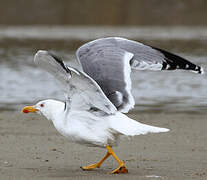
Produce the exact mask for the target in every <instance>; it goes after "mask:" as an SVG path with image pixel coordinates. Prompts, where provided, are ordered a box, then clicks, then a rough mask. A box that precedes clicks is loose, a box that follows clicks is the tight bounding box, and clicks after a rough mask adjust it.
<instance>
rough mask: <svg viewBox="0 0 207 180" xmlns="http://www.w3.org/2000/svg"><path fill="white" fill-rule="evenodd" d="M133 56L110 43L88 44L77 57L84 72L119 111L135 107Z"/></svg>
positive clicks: (79, 51)
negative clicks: (132, 79) (132, 85)
mask: <svg viewBox="0 0 207 180" xmlns="http://www.w3.org/2000/svg"><path fill="white" fill-rule="evenodd" d="M133 56H134V55H133V54H132V53H130V52H128V51H125V50H123V49H120V48H117V47H115V46H113V45H112V44H110V43H100V44H99V43H98V44H96V43H95V44H90V43H89V44H86V45H84V47H82V48H79V50H78V51H77V57H78V59H79V61H80V63H81V65H82V68H83V71H84V72H85V73H87V74H88V75H89V76H90V77H92V78H93V79H94V80H95V81H96V82H97V83H98V84H99V86H100V87H101V89H102V90H103V92H104V93H105V95H106V96H107V97H108V98H109V100H110V101H111V102H112V103H113V104H114V105H115V106H116V108H117V109H118V110H119V111H122V112H128V111H129V109H131V108H133V106H134V98H133V96H132V94H131V78H130V72H131V67H130V60H131V59H132V58H133Z"/></svg>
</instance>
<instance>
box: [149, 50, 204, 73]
mask: <svg viewBox="0 0 207 180" xmlns="http://www.w3.org/2000/svg"><path fill="white" fill-rule="evenodd" d="M152 48H153V49H155V50H157V51H159V52H160V53H162V54H163V55H164V60H165V61H164V62H163V64H162V65H163V67H162V70H175V69H184V70H190V71H194V72H197V73H199V74H203V73H204V71H203V68H202V67H200V66H197V65H195V64H193V63H191V62H190V61H188V60H186V59H184V58H183V57H180V56H178V55H176V54H173V53H170V52H168V51H165V50H163V49H159V48H155V47H152Z"/></svg>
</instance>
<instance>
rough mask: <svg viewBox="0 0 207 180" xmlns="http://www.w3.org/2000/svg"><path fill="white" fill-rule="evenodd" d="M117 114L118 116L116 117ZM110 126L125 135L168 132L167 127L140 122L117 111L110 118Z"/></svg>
mask: <svg viewBox="0 0 207 180" xmlns="http://www.w3.org/2000/svg"><path fill="white" fill-rule="evenodd" d="M117 116H118V117H117ZM110 126H111V128H113V129H114V130H116V131H118V132H119V133H121V134H123V135H126V136H135V135H141V134H142V135H143V134H147V133H161V132H168V131H169V129H166V128H160V127H155V126H150V125H146V124H142V123H140V122H137V121H135V120H133V119H130V118H128V117H127V116H126V115H124V114H122V113H119V112H118V113H117V114H116V118H113V119H111V120H110Z"/></svg>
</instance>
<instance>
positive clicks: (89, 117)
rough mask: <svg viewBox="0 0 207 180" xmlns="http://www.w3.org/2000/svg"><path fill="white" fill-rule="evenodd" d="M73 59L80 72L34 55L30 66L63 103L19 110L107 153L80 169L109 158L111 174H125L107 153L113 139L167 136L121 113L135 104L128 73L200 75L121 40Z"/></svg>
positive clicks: (94, 45)
mask: <svg viewBox="0 0 207 180" xmlns="http://www.w3.org/2000/svg"><path fill="white" fill-rule="evenodd" d="M76 56H77V59H78V61H79V63H80V65H81V67H82V70H78V69H76V68H73V67H71V66H68V65H66V64H65V63H64V62H63V61H62V60H61V58H60V57H58V56H56V55H55V54H53V53H51V52H49V51H44V50H39V51H38V52H37V53H36V54H35V57H34V62H35V64H36V65H37V66H39V67H40V68H42V69H44V70H45V71H47V72H49V73H50V74H51V75H53V76H54V77H55V79H57V80H58V82H59V84H60V85H61V86H62V89H63V91H64V94H65V102H61V101H58V100H54V99H47V100H43V101H40V102H38V103H37V104H36V105H33V106H26V107H24V108H23V110H22V111H23V112H24V113H29V112H37V113H39V114H42V115H43V116H45V117H46V118H47V119H48V120H50V121H52V123H53V125H54V127H55V128H56V129H57V131H58V132H59V133H60V134H62V135H63V136H65V137H66V138H67V139H68V140H69V141H72V142H76V143H79V144H83V145H86V146H97V147H104V148H106V149H107V153H106V155H105V156H104V157H103V158H102V159H101V160H100V161H99V162H98V163H95V164H91V165H88V166H82V167H81V168H82V169H83V170H92V169H94V168H99V167H100V166H101V165H102V163H103V162H104V161H105V160H106V159H107V158H108V157H109V156H113V157H114V159H115V160H116V161H117V162H118V167H117V168H116V169H114V170H113V171H112V172H111V173H127V172H128V169H127V167H126V165H125V164H124V162H123V161H122V160H120V159H119V158H118V157H117V156H116V154H115V153H114V151H113V149H112V147H113V146H116V145H117V144H118V139H119V138H121V137H122V136H129V137H131V136H136V135H144V134H147V133H161V132H168V131H169V129H167V128H160V127H155V126H151V125H146V124H143V123H140V122H138V121H135V120H133V119H131V118H129V117H127V116H126V115H125V114H124V113H127V112H128V111H129V110H130V109H132V108H133V107H134V105H135V101H134V98H133V96H132V94H131V78H130V73H131V69H135V70H156V71H158V70H160V71H162V70H175V69H184V70H191V71H194V72H197V73H203V69H202V68H201V67H200V66H197V65H195V64H193V63H191V62H189V61H187V60H185V59H184V58H182V57H180V56H177V55H175V54H172V53H170V52H167V51H165V50H162V49H159V48H155V47H151V46H148V45H144V44H142V43H139V42H136V41H132V40H128V39H125V38H120V37H109V38H101V39H97V40H94V41H91V42H88V43H86V44H84V45H83V46H81V47H80V48H79V49H78V50H77V52H76ZM146 81H147V79H146Z"/></svg>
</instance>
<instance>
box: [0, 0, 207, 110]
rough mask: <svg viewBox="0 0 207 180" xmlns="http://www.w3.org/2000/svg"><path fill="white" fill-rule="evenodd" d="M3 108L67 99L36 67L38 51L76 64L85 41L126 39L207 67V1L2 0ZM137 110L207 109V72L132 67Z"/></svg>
mask: <svg viewBox="0 0 207 180" xmlns="http://www.w3.org/2000/svg"><path fill="white" fill-rule="evenodd" d="M0 2H1V6H0V77H1V79H0V92H1V93H0V109H1V110H14V109H16V110H19V109H21V107H22V106H23V105H24V104H30V103H36V102H37V101H38V100H40V99H46V98H55V99H63V96H62V92H61V91H60V90H59V89H58V87H57V86H56V83H55V81H54V79H53V78H52V77H51V76H49V75H48V74H47V73H45V72H42V71H41V70H40V69H38V68H36V67H35V65H34V63H33V56H34V54H35V52H36V51H37V50H39V49H45V50H52V51H54V52H56V53H57V54H58V55H59V56H61V57H62V58H63V59H64V60H65V61H66V62H67V63H68V64H70V65H72V66H75V67H78V68H79V65H78V63H77V62H76V58H75V51H76V49H77V48H78V47H79V46H80V45H82V44H83V43H85V42H88V41H90V40H93V39H96V38H101V37H108V36H121V37H126V38H129V39H133V40H136V41H140V42H142V43H145V44H149V45H152V46H155V47H159V48H163V49H166V50H168V51H171V52H173V53H176V54H178V55H180V56H183V57H185V58H186V59H188V60H190V61H192V62H193V63H196V64H198V65H202V66H204V68H205V67H206V65H207V62H206V61H207V58H206V55H207V51H206V50H207V1H205V0H196V1H195V0H174V1H171V0H110V1H109V0H106V1H98V0H59V1H57V0H18V1H14V0H1V1H0ZM132 79H133V94H134V96H135V98H136V103H137V106H136V108H135V110H138V111H146V110H147V111H157V112H160V111H176V112H177V111H188V112H189V111H192V112H205V110H206V104H207V98H206V97H207V96H206V89H207V80H206V75H203V76H201V75H198V74H193V73H190V72H184V71H176V72H145V71H140V72H133V73H132Z"/></svg>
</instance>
